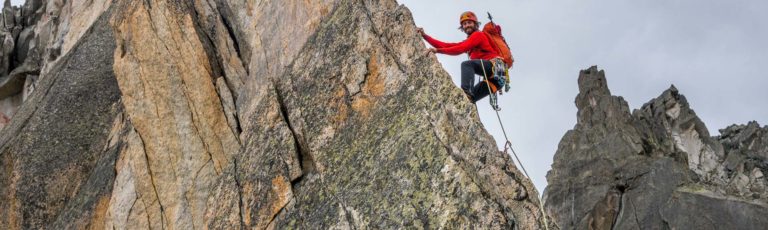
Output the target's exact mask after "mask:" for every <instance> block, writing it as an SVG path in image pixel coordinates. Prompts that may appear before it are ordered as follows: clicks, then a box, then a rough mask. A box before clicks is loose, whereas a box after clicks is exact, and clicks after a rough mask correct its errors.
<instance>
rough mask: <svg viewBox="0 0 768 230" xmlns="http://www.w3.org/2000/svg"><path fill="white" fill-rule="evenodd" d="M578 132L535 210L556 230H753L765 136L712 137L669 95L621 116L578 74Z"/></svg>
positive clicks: (761, 201)
mask: <svg viewBox="0 0 768 230" xmlns="http://www.w3.org/2000/svg"><path fill="white" fill-rule="evenodd" d="M578 82H579V90H580V92H579V95H578V96H577V97H576V107H577V108H578V122H577V124H576V126H575V127H574V129H572V130H570V131H568V132H567V133H566V134H565V136H564V137H563V139H562V140H561V142H560V144H559V146H558V150H557V153H556V154H555V158H554V162H553V164H552V170H551V171H550V172H549V173H548V175H547V181H548V182H549V185H548V186H547V188H546V190H545V192H544V199H545V209H546V210H547V212H548V213H549V214H551V215H552V216H553V218H554V220H555V222H556V224H557V225H558V227H560V228H562V229H723V228H728V229H762V228H764V227H765V226H766V225H768V221H767V220H766V219H765V218H763V217H764V216H765V214H766V213H767V212H768V205H766V202H768V197H766V196H767V195H768V192H766V190H765V188H766V187H765V186H766V183H768V181H766V178H765V176H764V175H765V173H766V170H768V165H766V163H768V158H767V156H766V154H768V151H767V150H768V142H767V141H766V132H768V127H762V128H761V127H760V126H759V125H758V124H757V123H756V122H751V123H749V124H747V125H734V126H731V127H728V128H726V129H723V130H720V132H721V135H720V136H715V137H712V136H710V134H709V132H708V129H707V128H706V126H705V125H704V123H702V122H701V120H700V119H699V118H698V117H697V116H696V114H695V113H694V111H693V110H692V109H691V108H690V106H689V104H688V102H687V101H686V99H685V97H684V96H683V95H682V94H680V93H679V92H678V90H677V89H676V88H675V87H674V86H672V87H671V88H670V89H668V90H666V91H664V92H663V93H662V94H661V96H659V97H658V98H655V99H653V100H651V101H650V102H648V103H646V104H645V105H643V106H642V108H640V109H637V110H634V111H633V112H632V113H630V111H629V108H628V106H627V103H626V101H624V99H622V98H621V97H618V96H612V95H611V94H610V91H609V90H608V87H607V82H606V79H605V75H604V72H603V71H602V70H600V71H598V69H597V67H592V68H589V69H587V70H582V71H581V73H580V75H579V80H578Z"/></svg>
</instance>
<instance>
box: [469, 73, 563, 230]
mask: <svg viewBox="0 0 768 230" xmlns="http://www.w3.org/2000/svg"><path fill="white" fill-rule="evenodd" d="M491 64H493V63H491ZM480 67H482V69H483V78H485V86H487V87H488V96H489V97H490V98H491V106H492V107H495V108H494V109H493V110H494V112H496V118H498V119H499V126H500V127H501V132H502V133H503V134H504V139H505V140H506V141H507V142H506V143H504V154H509V153H507V150H512V155H513V156H515V159H517V163H518V164H519V165H520V168H521V169H523V173H524V174H525V177H526V178H528V180H530V181H531V183H533V180H532V179H531V177H530V176H528V171H526V170H525V166H523V162H522V161H520V158H519V157H517V153H516V152H515V149H514V148H512V142H510V141H509V137H507V131H506V129H504V123H502V122H501V115H499V111H500V110H501V109H500V108H499V107H498V102H497V101H495V99H496V97H495V95H496V93H495V92H491V85H490V84H491V81H490V80H489V79H488V74H487V73H486V72H485V65H484V64H483V60H480ZM491 69H493V68H491ZM494 75H495V73H494ZM491 95H493V97H491ZM533 189H534V190H536V192H538V189H536V187H535V186H534V187H533ZM542 198H543V197H542ZM542 198H539V210H541V218H543V219H544V228H545V229H546V230H549V223H548V222H547V215H546V214H545V213H544V202H543V201H542Z"/></svg>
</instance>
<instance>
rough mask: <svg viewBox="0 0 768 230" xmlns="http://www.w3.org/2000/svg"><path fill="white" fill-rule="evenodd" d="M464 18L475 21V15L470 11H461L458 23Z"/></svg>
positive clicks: (464, 19)
mask: <svg viewBox="0 0 768 230" xmlns="http://www.w3.org/2000/svg"><path fill="white" fill-rule="evenodd" d="M466 20H472V21H474V22H475V23H477V16H475V13H472V11H467V12H464V13H461V17H460V18H459V24H461V23H462V22H464V21H466Z"/></svg>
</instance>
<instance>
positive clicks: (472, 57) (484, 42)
mask: <svg viewBox="0 0 768 230" xmlns="http://www.w3.org/2000/svg"><path fill="white" fill-rule="evenodd" d="M459 23H460V24H461V26H460V27H459V30H461V31H463V32H464V33H466V34H467V39H466V40H464V41H462V42H459V43H449V42H442V41H439V40H437V39H434V38H432V37H430V36H429V35H427V34H426V33H424V29H423V28H420V27H419V28H417V32H418V33H419V34H421V36H422V37H423V38H424V40H426V41H427V42H428V43H429V44H430V45H432V46H433V47H434V48H429V49H427V54H429V53H441V54H448V55H459V54H462V53H468V54H469V60H467V61H464V62H462V63H461V89H462V90H464V93H465V94H466V95H467V98H469V100H470V101H472V103H475V102H476V101H478V100H480V99H482V98H484V97H486V96H488V95H490V93H491V92H489V90H491V89H490V88H491V87H492V88H493V89H494V92H495V89H496V88H497V85H496V84H493V86H491V87H489V86H488V85H486V84H487V83H486V81H481V82H480V83H478V84H477V85H475V74H477V75H481V76H483V74H485V76H484V77H485V79H487V78H489V77H491V73H493V64H492V60H494V59H497V58H501V56H500V55H499V52H497V51H496V50H495V49H494V47H492V44H491V41H490V40H489V38H488V37H487V36H486V35H485V34H483V32H481V31H480V30H479V28H480V22H479V21H477V16H475V13H473V12H471V11H467V12H464V13H462V14H461V17H460V18H459Z"/></svg>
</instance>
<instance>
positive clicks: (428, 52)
mask: <svg viewBox="0 0 768 230" xmlns="http://www.w3.org/2000/svg"><path fill="white" fill-rule="evenodd" d="M430 53H437V49H435V48H429V49H427V52H425V53H424V55H429V54H430Z"/></svg>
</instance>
